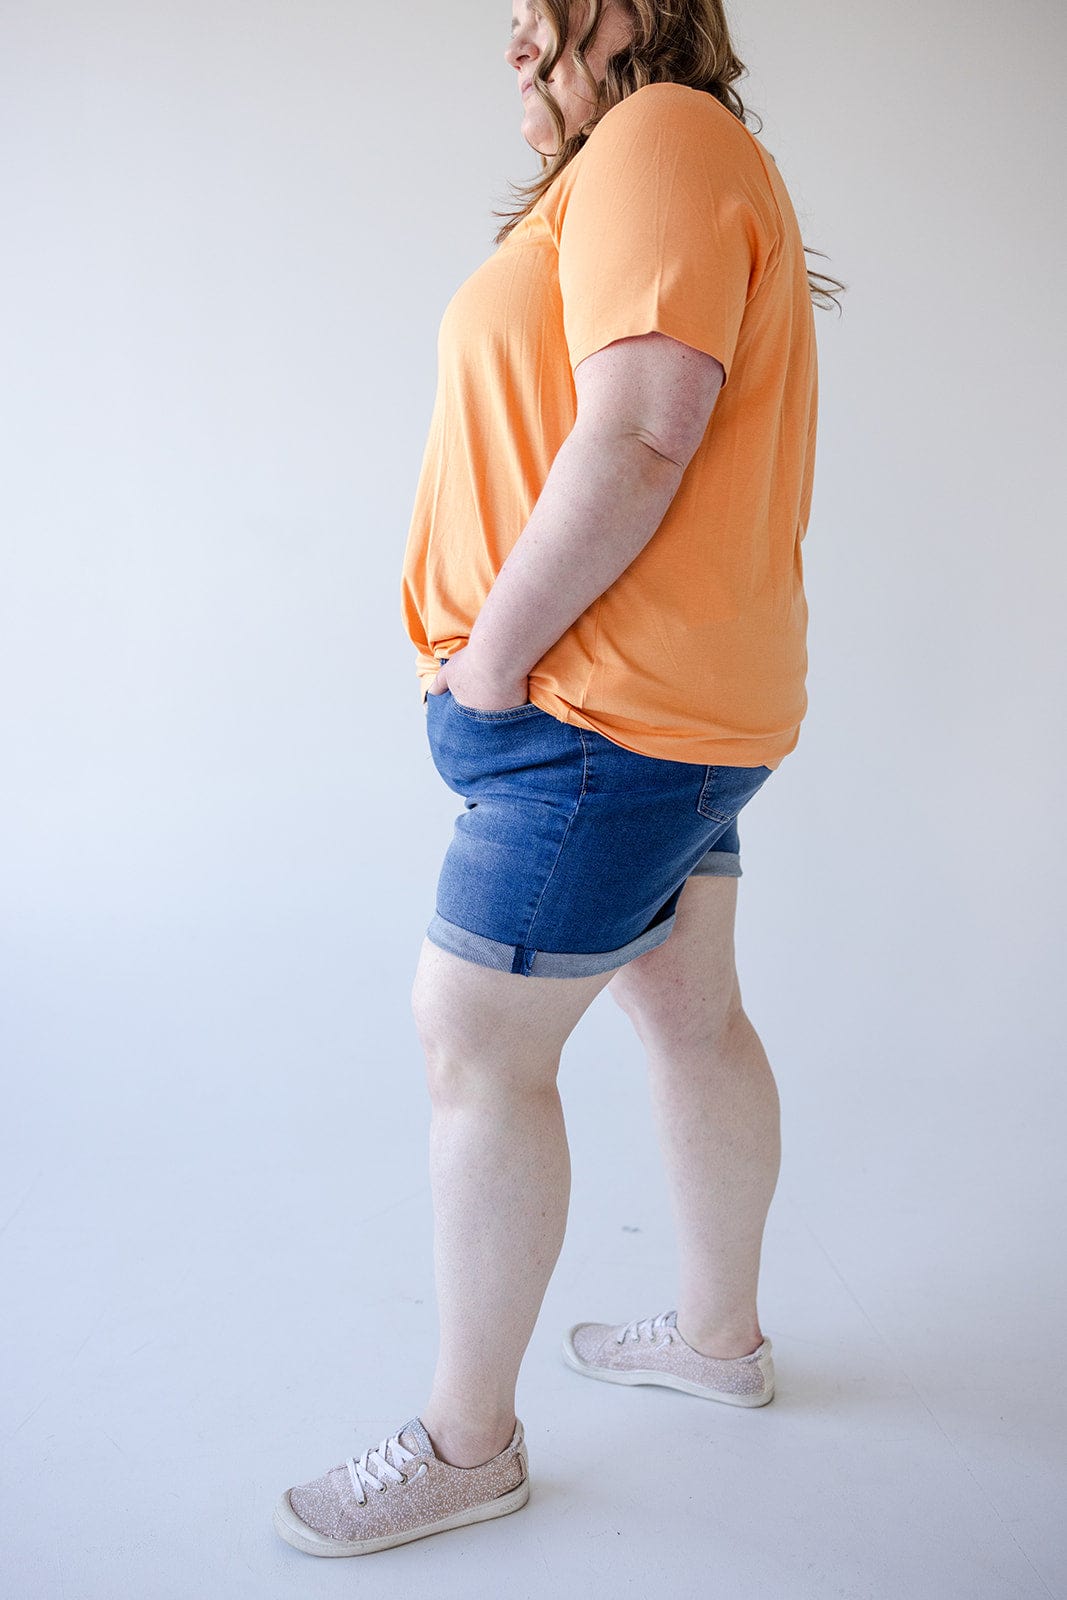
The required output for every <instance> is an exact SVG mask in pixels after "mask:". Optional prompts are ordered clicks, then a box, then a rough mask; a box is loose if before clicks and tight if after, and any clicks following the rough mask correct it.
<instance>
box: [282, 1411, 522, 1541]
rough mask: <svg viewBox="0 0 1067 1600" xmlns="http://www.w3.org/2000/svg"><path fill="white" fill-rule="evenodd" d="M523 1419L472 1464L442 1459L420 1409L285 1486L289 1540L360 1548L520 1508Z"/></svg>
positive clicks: (422, 1535)
mask: <svg viewBox="0 0 1067 1600" xmlns="http://www.w3.org/2000/svg"><path fill="white" fill-rule="evenodd" d="M529 1472H530V1467H529V1461H528V1459H527V1455H526V1445H525V1442H524V1438H523V1428H522V1423H521V1422H519V1421H518V1419H516V1422H515V1432H514V1434H513V1435H512V1438H511V1443H510V1444H509V1445H508V1446H507V1447H506V1448H505V1449H503V1450H501V1452H500V1454H499V1455H498V1456H494V1457H493V1459H492V1460H491V1461H485V1462H483V1463H482V1465H481V1466H478V1467H453V1466H452V1465H450V1463H449V1462H447V1461H441V1460H440V1459H439V1458H438V1456H437V1455H436V1453H435V1451H434V1447H433V1445H432V1444H431V1443H430V1436H429V1434H428V1433H427V1432H426V1429H425V1428H424V1427H423V1425H422V1422H421V1421H420V1419H419V1418H418V1417H412V1419H411V1421H410V1422H408V1423H405V1425H404V1427H403V1428H401V1429H400V1431H399V1432H398V1433H393V1434H389V1435H388V1436H387V1437H386V1438H385V1439H383V1440H382V1442H381V1443H380V1444H379V1445H378V1446H377V1448H376V1449H373V1450H372V1449H369V1448H368V1449H366V1450H364V1452H363V1454H362V1455H361V1456H360V1457H359V1458H358V1460H357V1459H356V1458H355V1457H354V1456H349V1457H348V1460H347V1461H345V1462H344V1464H343V1465H342V1466H339V1467H332V1468H331V1469H330V1471H329V1472H327V1473H324V1474H323V1476H322V1477H321V1478H316V1479H315V1480H314V1481H313V1482H312V1483H305V1484H304V1485H303V1487H302V1488H299V1489H289V1490H287V1492H286V1493H285V1494H283V1495H282V1497H281V1499H280V1500H279V1501H278V1504H277V1506H276V1507H275V1511H274V1527H275V1529H276V1531H277V1532H278V1533H280V1534H281V1536H282V1538H283V1539H285V1540H286V1542H287V1543H289V1544H291V1545H295V1546H296V1548H297V1549H298V1550H306V1551H307V1553H308V1554H309V1555H312V1556H364V1555H369V1554H370V1553H371V1552H372V1551H374V1550H389V1549H391V1548H392V1546H393V1545H396V1544H407V1543H408V1541H409V1540H410V1539H422V1538H425V1536H426V1535H427V1534H430V1533H443V1532H444V1530H445V1529H446V1528H463V1527H466V1526H467V1524H468V1523H471V1522H485V1521H486V1520H487V1519H488V1518H489V1517H503V1516H506V1515H507V1513H508V1512H509V1511H518V1509H519V1507H520V1506H524V1505H525V1504H526V1502H527V1500H528V1499H529V1497H530V1481H529Z"/></svg>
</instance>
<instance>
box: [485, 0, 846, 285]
mask: <svg viewBox="0 0 1067 1600" xmlns="http://www.w3.org/2000/svg"><path fill="white" fill-rule="evenodd" d="M618 4H619V6H620V7H621V9H622V10H623V11H624V12H625V13H626V14H627V16H628V17H629V18H630V20H631V22H632V24H633V38H632V39H631V41H630V43H629V44H628V45H626V46H625V47H624V49H622V50H620V51H619V52H618V53H617V54H616V55H614V56H611V57H610V58H609V60H608V64H607V69H606V71H605V74H604V81H603V82H602V83H599V84H598V83H597V81H596V79H595V78H594V77H593V74H592V72H591V71H590V68H589V64H588V62H587V61H586V58H585V52H586V50H587V49H588V48H589V46H590V45H591V44H592V42H593V40H594V39H595V38H596V35H597V30H598V28H599V26H600V21H601V17H602V16H603V14H604V3H603V0H538V9H539V10H540V11H541V12H542V14H543V16H544V18H545V20H546V22H547V23H548V26H549V32H550V33H551V35H552V44H551V47H550V48H549V50H548V51H547V52H546V54H545V55H543V56H542V57H541V59H540V61H538V63H537V66H536V68H535V70H534V73H533V78H532V83H533V90H534V93H535V94H538V95H540V97H541V100H542V101H543V103H544V105H545V106H546V107H547V109H548V112H549V115H550V116H551V118H552V121H553V123H554V124H555V128H556V139H557V146H558V148H557V150H556V153H555V155H554V156H551V157H549V156H542V157H541V162H542V167H541V173H540V176H539V177H536V178H533V179H532V180H531V181H530V182H529V183H525V184H520V183H512V184H511V188H512V190H513V192H514V194H515V195H516V196H517V197H518V199H519V206H518V208H517V209H516V210H513V211H494V212H493V213H492V214H493V216H495V217H506V218H507V221H506V222H505V223H504V225H503V226H502V227H501V228H500V229H499V231H498V232H497V235H496V239H495V243H497V244H500V243H502V241H503V240H504V239H506V238H507V236H508V234H509V233H510V232H511V230H512V228H514V227H515V226H516V225H517V224H518V223H519V222H521V221H522V219H523V217H525V216H526V215H527V214H528V213H529V212H530V211H532V210H533V208H534V206H535V205H536V204H537V202H538V200H540V198H541V196H542V195H543V194H544V193H545V190H546V189H547V188H548V187H549V185H550V184H551V183H552V182H553V181H554V180H555V179H556V178H557V177H558V176H559V174H560V173H561V172H562V171H563V169H564V167H565V166H567V164H568V163H569V162H570V161H572V160H573V159H574V157H575V156H576V155H577V154H578V151H579V150H580V149H581V148H582V146H583V144H584V143H585V141H586V139H587V138H588V137H589V135H590V133H591V132H592V131H593V129H594V128H595V127H596V125H597V123H598V122H599V121H600V119H601V117H603V116H604V115H605V113H606V112H608V111H610V110H611V108H612V106H616V105H618V103H619V101H620V100H625V98H626V96H627V95H629V94H633V93H634V91H635V90H637V89H642V88H644V86H645V84H647V83H683V84H686V85H687V86H688V87H689V88H692V89H702V90H704V91H705V92H706V93H707V94H711V95H714V96H715V99H716V100H718V101H719V102H720V103H721V104H722V105H724V106H725V107H726V109H727V111H730V112H732V113H733V115H734V116H735V117H736V118H737V119H738V121H739V122H741V123H743V124H745V126H746V127H747V125H748V120H747V119H748V113H747V112H746V110H745V107H744V104H743V103H742V100H741V97H740V95H739V94H737V92H736V91H735V90H734V89H732V88H731V87H730V85H731V84H732V83H735V82H736V80H737V79H738V78H740V77H742V76H744V75H745V74H746V73H747V72H748V68H747V67H746V66H745V64H744V62H743V61H742V60H741V59H740V58H739V57H738V55H737V53H736V52H735V50H734V47H733V44H732V42H731V40H730V29H729V24H728V23H727V20H726V13H725V11H724V9H723V4H722V0H671V3H670V4H669V5H664V4H656V3H654V0H618ZM583 6H584V10H585V22H584V24H583V25H581V26H580V27H579V31H578V34H577V37H576V39H575V42H574V44H573V45H572V47H571V57H572V59H573V61H574V63H575V65H576V66H577V68H578V70H579V72H581V74H582V76H583V77H584V78H585V81H586V83H587V84H588V86H589V90H590V93H591V95H592V97H593V99H594V107H593V110H592V111H591V113H590V115H589V116H588V118H587V119H586V121H585V122H584V123H583V124H582V126H581V127H580V128H578V129H577V131H576V132H575V133H573V134H572V135H571V137H570V138H569V139H568V138H566V137H565V133H566V124H565V119H564V116H563V112H562V111H561V110H560V107H559V104H558V102H557V101H556V100H555V98H554V97H553V95H552V93H551V91H550V89H549V88H548V85H547V83H546V82H545V80H546V79H547V78H549V77H550V76H551V74H552V71H553V68H554V67H555V66H556V63H557V62H558V61H559V59H560V57H561V56H562V55H563V52H564V50H565V48H566V41H567V39H568V38H569V36H570V31H571V24H572V21H574V20H575V19H577V18H579V17H580V15H581V12H582V9H583ZM762 126H763V124H762V122H761V123H760V127H761V128H762ZM757 131H758V130H757ZM804 250H805V252H809V251H810V253H811V254H812V255H819V256H821V255H823V254H824V252H823V251H822V250H811V249H810V247H809V246H808V245H805V246H804ZM808 287H809V289H810V290H811V296H812V299H813V300H814V302H815V304H816V305H820V306H823V307H827V308H828V307H829V306H831V305H834V306H837V309H838V310H839V311H840V309H841V304H840V301H839V300H838V299H837V297H836V295H835V294H834V293H833V291H834V290H835V289H836V290H839V291H841V292H844V291H845V290H846V289H847V287H848V286H847V284H844V283H840V282H838V280H837V279H836V278H828V277H826V276H825V275H824V274H823V273H820V272H812V271H810V270H809V272H808Z"/></svg>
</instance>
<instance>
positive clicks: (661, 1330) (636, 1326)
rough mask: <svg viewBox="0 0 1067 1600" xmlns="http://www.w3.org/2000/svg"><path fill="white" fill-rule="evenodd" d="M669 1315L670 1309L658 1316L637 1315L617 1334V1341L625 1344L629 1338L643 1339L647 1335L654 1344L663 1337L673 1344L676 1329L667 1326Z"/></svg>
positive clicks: (666, 1342) (667, 1342) (665, 1340)
mask: <svg viewBox="0 0 1067 1600" xmlns="http://www.w3.org/2000/svg"><path fill="white" fill-rule="evenodd" d="M669 1316H670V1312H669V1311H661V1312H660V1314H659V1316H658V1317H635V1318H634V1320H633V1321H632V1322H628V1323H627V1324H626V1326H625V1328H623V1329H622V1331H621V1332H620V1333H617V1334H616V1335H615V1343H616V1344H624V1343H625V1341H626V1340H627V1339H643V1338H645V1337H646V1336H647V1337H648V1338H649V1339H651V1340H652V1342H653V1344H655V1342H656V1340H657V1339H662V1340H663V1341H664V1343H665V1344H673V1342H674V1330H673V1329H672V1328H668V1326H667V1318H668V1317H669Z"/></svg>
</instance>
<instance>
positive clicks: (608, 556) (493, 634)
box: [468, 427, 684, 680]
mask: <svg viewBox="0 0 1067 1600" xmlns="http://www.w3.org/2000/svg"><path fill="white" fill-rule="evenodd" d="M683 470H684V469H683V468H682V467H681V466H679V465H678V464H677V463H676V462H674V461H670V460H668V459H667V458H666V457H665V456H662V455H659V454H658V453H657V452H656V451H655V450H654V449H652V447H651V446H650V445H648V444H646V443H645V442H644V440H642V439H641V438H639V437H638V436H636V435H635V434H628V435H623V436H619V437H617V438H605V437H604V436H603V434H601V433H599V432H596V431H594V430H593V429H591V428H590V429H586V430H583V429H582V428H581V427H576V428H575V429H574V430H573V431H572V432H571V433H570V434H569V435H568V437H567V439H566V440H565V441H564V443H563V445H562V447H561V448H560V450H559V452H558V454H557V455H556V459H555V461H554V462H553V463H552V469H551V471H550V472H549V474H548V477H547V478H546V479H545V484H544V487H543V489H542V491H541V494H540V496H539V498H538V501H537V504H536V505H535V507H534V509H533V513H532V515H531V517H530V520H529V522H528V523H527V524H526V527H525V529H524V530H523V532H522V534H521V535H520V537H519V539H518V540H517V542H516V543H515V545H514V547H513V548H512V550H511V552H510V554H509V555H508V558H507V560H506V561H505V562H504V565H503V566H502V567H501V569H500V571H499V573H498V574H497V577H496V581H495V583H494V584H493V587H492V589H491V590H490V592H489V594H488V596H487V597H486V600H485V602H484V604H483V605H482V608H481V610H480V612H479V613H478V617H477V619H476V621H475V624H474V627H473V629H472V630H471V635H470V640H469V642H468V649H470V650H472V651H473V652H474V653H475V654H476V655H477V658H478V662H479V665H480V667H482V668H483V669H484V670H485V671H486V672H488V674H489V675H490V676H495V675H497V674H499V676H500V677H502V678H508V679H511V680H514V679H518V678H524V677H526V676H527V674H528V673H529V672H530V670H531V669H532V668H533V666H534V665H535V664H536V662H538V661H539V660H540V659H541V657H542V656H543V655H544V654H545V652H546V651H547V650H548V649H549V648H550V647H551V646H552V645H554V644H555V642H556V640H557V639H559V638H560V637H561V635H562V634H564V633H565V632H566V631H567V629H568V628H569V627H570V625H571V623H572V622H574V621H575V620H576V618H578V617H580V616H581V614H582V612H583V611H585V610H586V609H587V607H588V606H590V605H592V603H593V601H594V600H596V599H597V597H598V596H599V595H601V594H603V592H604V590H605V589H607V588H609V587H610V585H611V584H612V583H614V581H615V579H616V578H617V577H618V576H619V575H620V573H622V572H625V570H626V568H627V567H628V566H629V565H630V563H631V561H633V560H634V559H635V558H636V557H637V556H638V555H639V554H640V552H641V551H642V550H643V549H644V547H645V545H646V544H647V543H648V542H649V540H650V539H651V538H652V535H653V534H654V533H655V531H656V529H657V528H658V527H659V525H660V523H661V522H662V520H663V517H664V515H665V513H666V511H667V508H668V506H669V505H670V503H671V501H672V500H673V498H674V496H675V494H676V493H677V491H678V486H679V484H680V483H681V481H682V475H683Z"/></svg>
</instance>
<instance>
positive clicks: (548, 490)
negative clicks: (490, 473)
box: [434, 333, 725, 711]
mask: <svg viewBox="0 0 1067 1600" xmlns="http://www.w3.org/2000/svg"><path fill="white" fill-rule="evenodd" d="M724 376H725V374H724V372H723V368H722V366H721V365H720V363H719V362H718V361H717V360H716V359H715V357H714V356H709V355H706V354H705V353H704V352H703V351H702V350H695V349H693V348H692V347H691V346H690V345H686V344H681V343H679V341H678V340H676V339H670V338H668V337H667V336H666V335H665V334H662V333H647V334H642V335H640V336H639V337H636V338H632V339H618V340H616V341H615V343H614V344H610V345H607V346H605V348H604V349H602V350H598V351H596V353H595V354H593V355H591V356H588V357H587V358H586V359H585V360H584V361H582V362H580V363H579V365H578V367H577V368H576V369H575V375H574V382H575V389H576V391H577V396H578V412H577V420H576V422H575V425H574V428H573V429H572V431H571V432H570V434H569V435H568V437H567V438H566V440H565V441H564V443H563V445H562V447H561V449H560V450H559V453H558V454H557V456H556V459H555V461H554V462H553V463H552V469H551V471H550V472H549V474H548V477H547V478H546V479H545V483H544V487H543V489H542V491H541V494H540V496H539V498H538V501H537V504H536V506H535V507H534V509H533V513H532V515H531V517H530V520H529V522H528V523H527V525H526V527H525V529H524V530H523V532H522V534H521V536H520V537H519V539H518V540H517V541H516V543H515V545H514V547H513V549H512V550H511V552H510V554H509V555H508V558H507V560H506V561H505V562H504V565H503V566H502V567H501V569H500V571H499V573H498V574H497V577H496V581H495V583H494V584H493V587H492V589H491V590H490V592H489V594H488V596H487V597H486V600H485V603H484V604H483V606H482V609H481V611H480V612H479V614H478V617H477V619H476V621H475V624H474V627H473V628H472V630H471V635H470V639H469V641H468V644H467V647H466V649H465V650H462V651H459V652H457V654H456V655H455V656H454V657H453V658H452V660H451V661H450V662H449V664H448V666H447V667H445V668H442V670H441V673H440V674H438V678H437V679H436V680H435V685H436V689H435V691H434V692H438V691H439V690H440V688H441V687H443V686H444V684H445V682H446V681H447V683H448V686H449V687H451V688H453V689H455V690H458V698H459V699H460V701H461V702H462V703H464V704H467V705H477V706H478V707H479V708H481V709H483V710H487V711H489V710H495V709H497V708H502V707H504V706H508V705H514V704H516V703H517V702H518V701H521V700H522V699H523V698H524V697H525V694H526V679H527V676H528V675H529V673H530V671H531V669H532V668H533V666H534V665H535V664H536V663H537V662H538V661H539V660H540V659H541V657H542V656H543V655H544V654H545V652H546V651H547V650H548V649H549V648H550V647H551V646H552V645H553V644H555V642H556V640H557V639H558V638H560V636H561V635H562V634H563V633H565V632H566V630H567V629H568V628H569V627H570V625H571V623H572V622H574V621H575V620H576V618H577V617H579V616H581V614H582V612H583V611H585V610H586V608H587V607H588V606H590V605H591V604H592V603H593V601H594V600H595V599H596V598H597V596H598V595H601V594H603V592H604V590H605V589H607V588H608V587H609V586H610V585H611V584H612V583H614V581H615V579H616V578H617V577H618V576H619V575H620V573H622V572H624V571H625V570H626V568H627V567H628V566H629V565H630V563H631V561H633V560H634V559H635V557H636V556H637V555H639V553H640V552H641V550H643V549H644V547H645V545H646V544H647V543H648V541H649V540H650V539H651V538H652V535H653V534H654V533H655V531H656V529H657V528H658V527H659V525H660V523H661V522H662V520H663V517H664V515H665V513H666V511H667V508H668V506H669V505H670V503H671V501H672V500H673V498H674V496H675V494H676V493H677V491H678V487H679V485H680V483H681V481H682V475H683V473H684V472H685V469H686V467H687V466H688V465H689V462H690V461H691V460H692V457H693V456H694V454H695V453H696V450H697V447H698V445H699V444H700V441H701V440H702V439H703V437H704V434H705V432H706V430H707V426H708V422H709V420H710V418H711V413H712V410H713V408H714V405H715V402H716V400H717V399H718V395H719V389H720V387H721V385H722V382H723V378H724Z"/></svg>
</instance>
